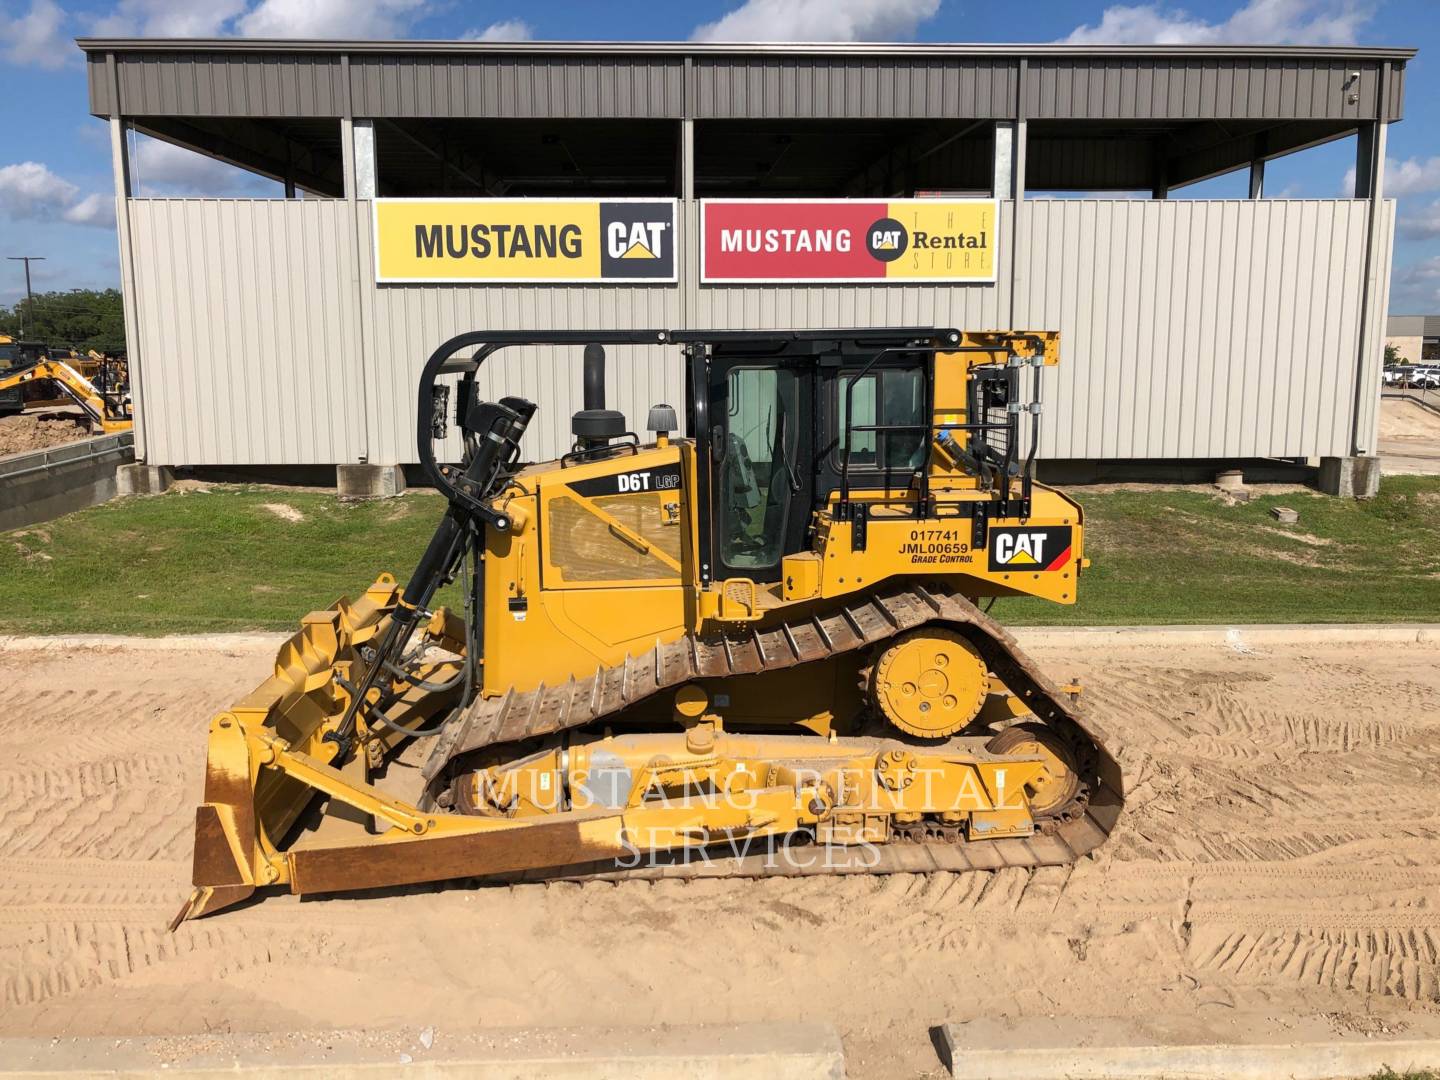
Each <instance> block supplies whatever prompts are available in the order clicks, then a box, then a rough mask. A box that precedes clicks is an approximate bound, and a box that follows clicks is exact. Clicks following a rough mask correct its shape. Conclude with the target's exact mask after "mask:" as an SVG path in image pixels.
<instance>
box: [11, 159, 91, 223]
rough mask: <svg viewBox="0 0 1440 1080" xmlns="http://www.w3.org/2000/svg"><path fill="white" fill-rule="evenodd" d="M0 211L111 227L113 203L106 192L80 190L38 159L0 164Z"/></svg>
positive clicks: (19, 217) (19, 218)
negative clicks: (81, 192) (82, 192)
mask: <svg viewBox="0 0 1440 1080" xmlns="http://www.w3.org/2000/svg"><path fill="white" fill-rule="evenodd" d="M0 214H3V215H4V216H5V217H7V218H10V219H11V220H12V221H41V222H47V223H53V222H55V221H68V222H70V224H72V225H98V226H101V227H103V228H113V227H114V225H115V203H114V200H113V199H111V198H110V197H109V196H105V195H86V196H84V197H82V196H81V194H80V189H79V188H78V187H76V186H75V185H74V184H72V183H71V182H70V181H69V180H66V179H65V178H64V177H61V176H56V175H55V174H54V173H53V172H51V171H50V170H49V169H48V168H47V167H46V166H44V165H42V164H41V163H40V162H38V161H22V162H20V163H19V164H17V165H6V166H4V167H3V168H0Z"/></svg>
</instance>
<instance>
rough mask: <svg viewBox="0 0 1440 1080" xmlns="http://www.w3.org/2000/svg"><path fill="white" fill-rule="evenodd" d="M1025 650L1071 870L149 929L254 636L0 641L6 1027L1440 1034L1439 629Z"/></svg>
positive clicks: (475, 892) (704, 886)
mask: <svg viewBox="0 0 1440 1080" xmlns="http://www.w3.org/2000/svg"><path fill="white" fill-rule="evenodd" d="M1036 656H1037V659H1039V660H1040V661H1041V662H1042V663H1043V664H1044V665H1045V666H1046V667H1047V669H1049V670H1050V671H1051V672H1052V673H1053V674H1054V675H1056V676H1057V677H1062V678H1068V677H1071V676H1075V675H1079V676H1081V677H1082V678H1083V680H1084V682H1085V684H1086V685H1087V686H1088V687H1089V693H1088V699H1089V707H1090V708H1091V710H1092V711H1094V712H1095V713H1096V714H1097V715H1098V716H1099V717H1101V718H1102V722H1103V724H1104V726H1105V727H1106V728H1108V729H1109V730H1110V732H1111V734H1112V736H1113V738H1114V741H1115V743H1116V746H1117V749H1118V751H1119V754H1120V757H1121V760H1122V762H1123V763H1124V765H1125V768H1126V771H1127V775H1128V779H1129V788H1130V796H1129V799H1130V807H1131V809H1130V810H1129V811H1128V813H1127V815H1126V817H1125V818H1124V819H1123V820H1122V822H1121V825H1120V827H1119V828H1118V829H1117V831H1116V834H1115V836H1114V837H1113V838H1112V840H1111V843H1110V844H1109V845H1108V846H1107V847H1105V848H1104V849H1102V851H1101V852H1100V853H1098V854H1097V855H1096V856H1094V857H1091V858H1090V859H1087V860H1086V861H1084V862H1082V863H1081V864H1080V865H1077V866H1075V867H1074V868H1070V869H1048V870H1040V871H1035V872H1023V871H1006V872H1001V873H998V874H972V875H932V876H928V877H921V876H892V877H888V878H873V879H871V878H841V879H824V880H821V879H814V878H808V879H790V880H783V879H781V880H774V879H772V880H765V881H760V882H744V881H704V882H692V883H680V882H659V883H654V884H652V883H645V882H626V883H622V884H619V885H614V884H608V883H591V884H586V885H574V884H552V885H548V886H547V885H524V886H516V887H492V888H483V889H465V888H426V889H418V890H408V891H400V892H395V893H390V894H386V895H377V896H366V897H360V898H349V899H332V900H318V901H306V902H303V903H302V902H300V901H298V900H297V899H295V898H293V897H290V896H288V895H278V896H272V897H269V898H267V899H266V900H264V901H263V902H261V903H257V904H254V905H251V906H248V907H245V908H242V909H238V910H235V911H232V912H229V913H226V914H223V915H221V916H218V917H216V918H211V919H208V920H203V921H200V922H193V923H187V924H186V925H185V926H183V927H182V928H181V929H180V931H179V932H178V933H176V934H173V935H172V934H169V933H167V932H166V930H165V922H166V920H167V919H168V918H169V916H170V915H172V914H173V913H174V911H175V910H176V909H177V908H178V906H179V904H180V902H181V899H182V897H183V896H184V894H185V891H186V880H187V877H188V870H189V867H188V858H189V845H190V824H191V820H192V819H191V813H192V807H193V805H194V803H195V802H196V800H197V798H198V796H199V793H200V790H199V789H200V780H201V755H202V748H203V741H204V730H205V725H206V721H207V718H208V714H209V712H211V711H212V710H213V709H215V708H218V707H220V706H222V705H223V704H225V703H227V702H229V701H231V700H233V699H234V698H235V697H237V696H238V695H240V694H241V693H243V692H244V691H246V690H248V689H249V688H250V687H251V686H253V685H254V684H255V683H257V682H258V681H259V680H260V678H261V677H262V675H263V674H264V672H265V668H266V667H267V663H268V661H267V658H266V656H265V655H264V654H263V653H260V652H255V651H248V650H247V651H237V652H235V653H232V654H230V655H220V654H213V653H206V654H199V653H186V652H183V651H179V650H177V651H175V652H171V653H166V652H160V651H155V650H153V649H151V650H146V651H129V650H124V649H115V648H111V649H109V650H106V651H99V650H83V651H79V652H74V653H69V654H64V653H34V652H30V653H24V654H21V653H9V654H6V653H0V728H3V735H4V736H5V745H6V748H7V753H6V755H5V757H4V758H3V759H0V1035H45V1036H49V1035H109V1034H152V1035H173V1034H184V1033H205V1032H217V1031H233V1032H303V1031H306V1030H315V1029H326V1028H341V1027H367V1028H372V1029H396V1030H403V1031H410V1032H414V1031H417V1030H420V1029H423V1028H425V1027H434V1028H435V1029H436V1030H437V1031H439V1032H445V1031H462V1030H470V1029H474V1028H477V1027H493V1026H520V1025H545V1026H549V1025H601V1026H603V1025H617V1024H641V1023H672V1024H689V1023H702V1022H730V1021H750V1020H759V1019H782V1020H785V1019H804V1020H828V1021H831V1022H834V1023H835V1024H837V1025H838V1026H839V1028H840V1030H841V1032H842V1033H843V1035H844V1037H845V1039H846V1044H847V1049H848V1051H849V1054H850V1059H851V1068H852V1074H854V1075H861V1076H866V1075H870V1076H892V1075H913V1074H916V1073H919V1072H933V1071H934V1070H935V1069H936V1068H937V1067H938V1066H937V1062H936V1059H935V1057H934V1053H933V1051H932V1050H931V1048H930V1043H929V1039H928V1036H927V1034H926V1030H927V1028H928V1027H929V1026H930V1025H932V1024H936V1023H939V1022H941V1021H944V1020H967V1019H979V1018H984V1017H994V1018H999V1019H1000V1021H1001V1030H1002V1031H1003V1030H1004V1024H1005V1023H1007V1022H1009V1021H1014V1020H1018V1019H1022V1018H1031V1017H1050V1016H1055V1017H1061V1018H1064V1017H1078V1018H1081V1020H1082V1021H1083V1022H1084V1023H1083V1029H1084V1030H1085V1031H1086V1032H1088V1033H1089V1034H1090V1037H1092V1038H1094V1039H1096V1040H1100V1039H1103V1037H1104V1033H1105V1031H1106V1028H1107V1024H1111V1023H1112V1022H1115V1018H1123V1020H1124V1022H1125V1023H1126V1024H1127V1025H1129V1026H1130V1027H1133V1026H1134V1025H1135V1024H1137V1023H1138V1024H1139V1025H1140V1026H1141V1027H1142V1028H1143V1029H1144V1031H1145V1032H1146V1033H1147V1034H1148V1035H1150V1036H1151V1037H1154V1038H1158V1039H1163V1040H1175V1041H1193V1040H1205V1039H1225V1038H1239V1039H1252V1040H1259V1041H1270V1042H1273V1041H1289V1040H1292V1039H1298V1038H1322V1039H1333V1038H1335V1037H1342V1036H1352V1037H1367V1036H1378V1037H1384V1036H1385V1035H1387V1034H1392V1035H1400V1034H1403V1035H1404V1036H1406V1037H1409V1038H1415V1037H1425V1036H1435V1035H1440V985H1437V979H1440V904H1437V902H1436V901H1437V897H1440V800H1437V799H1436V790H1437V789H1436V780H1437V777H1440V764H1437V763H1440V650H1437V649H1436V648H1434V647H1433V646H1429V647H1427V646H1423V645H1412V646H1396V645H1363V644H1355V645H1352V646H1341V645H1324V646H1320V645H1312V646H1306V647H1303V648H1265V649H1263V650H1257V651H1251V650H1246V651H1244V652H1237V651H1235V650H1233V649H1231V648H1227V647H1221V646H1186V647H1163V646H1156V647H1143V648H1142V647H1130V648H1124V649H1120V650H1115V649H1114V648H1112V647H1108V646H1107V647H1105V648H1104V649H1103V650H1102V649H1101V648H1099V647H1094V646H1077V647H1074V648H1072V649H1070V650H1062V649H1060V648H1058V647H1047V648H1044V649H1040V650H1036Z"/></svg>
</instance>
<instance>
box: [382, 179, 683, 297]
mask: <svg viewBox="0 0 1440 1080" xmlns="http://www.w3.org/2000/svg"><path fill="white" fill-rule="evenodd" d="M374 205H375V280H376V281H378V282H381V283H382V284H383V283H388V282H421V281H426V282H434V281H450V282H507V281H508V282H516V281H531V282H562V281H631V282H665V281H674V280H675V200H674V199H376V200H375V204H374Z"/></svg>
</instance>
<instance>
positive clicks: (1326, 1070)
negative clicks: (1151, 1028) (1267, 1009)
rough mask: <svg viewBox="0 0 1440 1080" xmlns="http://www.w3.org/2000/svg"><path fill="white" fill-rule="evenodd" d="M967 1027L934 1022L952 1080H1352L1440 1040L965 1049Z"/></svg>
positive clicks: (1436, 1052)
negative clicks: (1022, 1079)
mask: <svg viewBox="0 0 1440 1080" xmlns="http://www.w3.org/2000/svg"><path fill="white" fill-rule="evenodd" d="M964 1029H965V1025H963V1024H944V1025H942V1026H941V1028H940V1042H941V1048H942V1050H943V1051H944V1054H945V1056H946V1061H945V1064H946V1066H947V1067H948V1068H949V1070H950V1075H951V1076H952V1077H953V1078H954V1080H1002V1078H1003V1080H1011V1078H1012V1077H1017V1076H1023V1077H1026V1078H1027V1080H1162V1078H1163V1080H1275V1078H1276V1077H1285V1078H1286V1080H1354V1078H1357V1077H1365V1076H1370V1075H1372V1074H1374V1073H1377V1072H1380V1071H1381V1070H1383V1069H1385V1068H1386V1067H1387V1066H1388V1067H1389V1068H1392V1069H1394V1070H1396V1071H1397V1072H1400V1073H1402V1074H1403V1073H1404V1071H1405V1070H1406V1069H1418V1068H1434V1067H1436V1066H1437V1065H1440V1040H1434V1039H1406V1040H1398V1039H1397V1040H1394V1041H1388V1040H1384V1041H1382V1040H1376V1041H1374V1042H1358V1041H1357V1042H1344V1043H1298V1044H1294V1045H1290V1046H1284V1045H1276V1046H1234V1045H1208V1046H1095V1047H1091V1046H1085V1047H1047V1048H1044V1049H1030V1048H1023V1047H1022V1048H1019V1049H1013V1050H1011V1049H1005V1050H1000V1049H985V1050H975V1049H967V1048H966V1046H965V1030H964Z"/></svg>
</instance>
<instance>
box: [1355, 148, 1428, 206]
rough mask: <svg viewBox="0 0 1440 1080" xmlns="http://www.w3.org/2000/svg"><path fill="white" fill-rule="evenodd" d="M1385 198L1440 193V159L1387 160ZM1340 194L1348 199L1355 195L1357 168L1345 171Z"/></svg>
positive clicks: (1384, 180)
mask: <svg viewBox="0 0 1440 1080" xmlns="http://www.w3.org/2000/svg"><path fill="white" fill-rule="evenodd" d="M1383 187H1384V189H1385V197H1386V198H1387V199H1388V198H1390V197H1391V196H1398V195H1417V194H1422V193H1424V192H1426V191H1440V157H1430V158H1426V159H1425V160H1424V161H1421V160H1420V159H1419V158H1413V157H1412V158H1406V159H1405V160H1404V161H1396V160H1395V159H1394V158H1386V159H1385V176H1384V178H1383ZM1340 193H1341V194H1342V195H1344V196H1345V197H1346V198H1349V197H1351V196H1352V195H1354V194H1355V166H1353V165H1352V166H1350V168H1348V169H1346V170H1345V179H1343V180H1341V181H1340Z"/></svg>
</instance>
